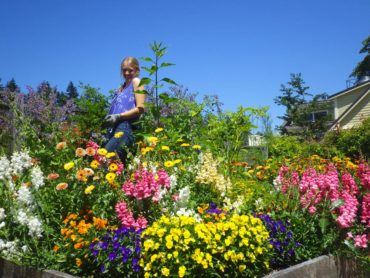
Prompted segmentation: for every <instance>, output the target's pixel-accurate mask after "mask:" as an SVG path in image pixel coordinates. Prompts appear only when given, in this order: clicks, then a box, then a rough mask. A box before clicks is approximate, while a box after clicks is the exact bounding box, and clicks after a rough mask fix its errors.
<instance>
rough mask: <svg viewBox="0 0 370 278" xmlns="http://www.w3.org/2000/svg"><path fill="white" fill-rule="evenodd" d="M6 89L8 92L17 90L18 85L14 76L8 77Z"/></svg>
mask: <svg viewBox="0 0 370 278" xmlns="http://www.w3.org/2000/svg"><path fill="white" fill-rule="evenodd" d="M6 89H8V90H9V91H10V92H19V87H18V85H17V83H16V82H15V80H14V78H12V79H10V81H8V83H6Z"/></svg>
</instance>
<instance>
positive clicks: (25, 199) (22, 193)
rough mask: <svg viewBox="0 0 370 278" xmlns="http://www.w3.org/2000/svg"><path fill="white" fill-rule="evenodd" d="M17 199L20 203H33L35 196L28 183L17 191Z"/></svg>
mask: <svg viewBox="0 0 370 278" xmlns="http://www.w3.org/2000/svg"><path fill="white" fill-rule="evenodd" d="M17 195H18V197H17V199H18V201H19V202H20V203H23V204H26V205H31V204H32V203H33V198H32V194H31V191H30V189H29V188H28V186H26V185H22V186H21V187H20V188H19V189H18V192H17Z"/></svg>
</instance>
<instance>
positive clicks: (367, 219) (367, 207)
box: [361, 193, 370, 228]
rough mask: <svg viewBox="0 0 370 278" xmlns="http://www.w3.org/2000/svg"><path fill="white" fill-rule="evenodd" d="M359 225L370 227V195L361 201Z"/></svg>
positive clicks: (366, 195)
mask: <svg viewBox="0 0 370 278" xmlns="http://www.w3.org/2000/svg"><path fill="white" fill-rule="evenodd" d="M361 223H363V224H365V225H366V227H368V228H369V227H370V193H367V194H365V195H364V197H363V199H362V212H361Z"/></svg>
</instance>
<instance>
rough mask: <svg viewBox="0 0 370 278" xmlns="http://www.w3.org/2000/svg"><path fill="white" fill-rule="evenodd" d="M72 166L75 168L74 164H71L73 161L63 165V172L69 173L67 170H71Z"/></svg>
mask: <svg viewBox="0 0 370 278" xmlns="http://www.w3.org/2000/svg"><path fill="white" fill-rule="evenodd" d="M74 166H75V164H74V162H73V161H70V162H68V163H66V164H64V170H66V171H69V170H71V169H72V168H73V167H74Z"/></svg>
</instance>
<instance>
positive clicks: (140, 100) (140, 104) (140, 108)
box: [120, 77, 145, 120]
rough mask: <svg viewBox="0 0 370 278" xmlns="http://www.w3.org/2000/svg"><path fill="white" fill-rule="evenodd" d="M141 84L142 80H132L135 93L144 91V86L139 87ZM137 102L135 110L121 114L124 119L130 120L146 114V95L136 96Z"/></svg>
mask: <svg viewBox="0 0 370 278" xmlns="http://www.w3.org/2000/svg"><path fill="white" fill-rule="evenodd" d="M139 84H140V79H139V78H137V77H135V78H134V79H133V80H132V85H133V86H134V93H135V92H136V91H142V90H144V86H143V85H141V86H140V87H139ZM135 102H136V107H135V108H133V109H131V110H128V111H126V112H123V113H121V114H120V115H121V118H122V119H125V120H128V119H131V118H136V117H138V116H140V115H141V114H143V113H144V103H145V94H135Z"/></svg>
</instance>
